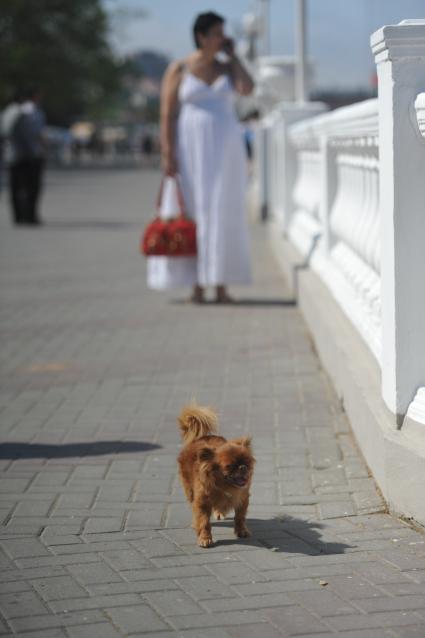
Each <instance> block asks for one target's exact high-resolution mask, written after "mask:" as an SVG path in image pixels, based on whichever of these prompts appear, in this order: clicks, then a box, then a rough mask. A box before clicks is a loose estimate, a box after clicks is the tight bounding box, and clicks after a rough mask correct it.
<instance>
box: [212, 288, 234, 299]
mask: <svg viewBox="0 0 425 638" xmlns="http://www.w3.org/2000/svg"><path fill="white" fill-rule="evenodd" d="M215 299H216V302H217V303H233V302H234V299H233V297H231V296H230V295H229V294H228V292H227V290H226V286H217V292H216V298H215Z"/></svg>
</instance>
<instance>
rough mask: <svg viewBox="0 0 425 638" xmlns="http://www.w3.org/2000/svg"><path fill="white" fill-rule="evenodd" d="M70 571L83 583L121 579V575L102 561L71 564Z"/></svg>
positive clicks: (109, 581)
mask: <svg viewBox="0 0 425 638" xmlns="http://www.w3.org/2000/svg"><path fill="white" fill-rule="evenodd" d="M68 571H69V572H70V573H71V574H72V575H73V576H74V577H75V578H76V580H77V581H79V582H80V583H82V584H83V585H92V584H93V583H114V582H115V583H116V582H120V581H121V578H120V576H119V575H118V574H117V573H116V572H115V571H114V570H113V569H111V568H110V567H109V566H108V565H105V564H102V563H93V564H89V565H83V564H81V563H80V564H77V565H69V566H68Z"/></svg>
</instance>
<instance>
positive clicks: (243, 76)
mask: <svg viewBox="0 0 425 638" xmlns="http://www.w3.org/2000/svg"><path fill="white" fill-rule="evenodd" d="M229 65H230V76H231V78H232V81H233V86H234V87H235V89H236V91H237V92H238V93H239V94H240V95H250V94H251V93H252V91H253V89H254V81H253V79H252V77H251V76H250V74H249V73H248V71H247V70H246V69H245V67H244V66H243V64H242V63H241V62H240V60H239V58H238V57H237V56H236V55H235V54H233V55H232V57H231V59H230V62H229Z"/></svg>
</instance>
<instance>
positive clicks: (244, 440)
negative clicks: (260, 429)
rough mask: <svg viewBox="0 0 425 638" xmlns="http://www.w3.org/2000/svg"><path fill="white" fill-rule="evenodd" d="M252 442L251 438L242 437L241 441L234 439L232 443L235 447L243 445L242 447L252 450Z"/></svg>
mask: <svg viewBox="0 0 425 638" xmlns="http://www.w3.org/2000/svg"><path fill="white" fill-rule="evenodd" d="M251 441H252V437H251V436H242V437H241V438H240V439H233V441H232V443H235V445H242V447H246V448H248V450H250V449H251Z"/></svg>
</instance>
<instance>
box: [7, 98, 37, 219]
mask: <svg viewBox="0 0 425 638" xmlns="http://www.w3.org/2000/svg"><path fill="white" fill-rule="evenodd" d="M40 99H41V96H40V92H39V91H38V90H37V89H34V88H33V89H29V90H28V91H26V93H25V94H24V97H23V101H22V103H21V104H20V105H19V112H18V113H17V115H16V116H15V117H14V118H13V124H12V126H11V127H10V131H9V140H10V145H11V159H10V189H11V207H12V215H13V221H14V223H15V224H18V225H29V226H37V225H40V224H41V221H40V217H39V213H38V201H39V197H40V192H41V186H42V175H43V169H44V154H45V150H44V145H45V144H44V140H43V129H44V127H45V123H46V119H45V115H44V113H43V111H42V109H41V107H40Z"/></svg>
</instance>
